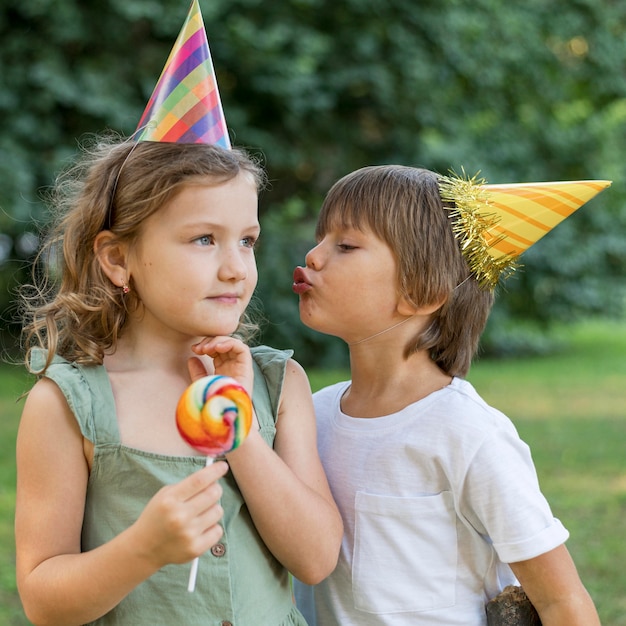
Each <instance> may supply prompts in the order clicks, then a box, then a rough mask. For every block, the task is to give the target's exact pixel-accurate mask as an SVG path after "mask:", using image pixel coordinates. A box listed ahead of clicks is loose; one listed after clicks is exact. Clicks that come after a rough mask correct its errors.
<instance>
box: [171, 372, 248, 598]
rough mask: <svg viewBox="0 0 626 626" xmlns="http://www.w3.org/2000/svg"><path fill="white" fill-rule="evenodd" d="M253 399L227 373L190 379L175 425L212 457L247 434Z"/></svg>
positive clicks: (195, 565)
mask: <svg viewBox="0 0 626 626" xmlns="http://www.w3.org/2000/svg"><path fill="white" fill-rule="evenodd" d="M251 425H252V401H251V400H250V396H249V395H248V392H247V391H246V390H245V389H244V388H243V387H242V386H241V385H240V384H239V383H238V382H237V381H236V380H235V379H234V378H230V377H229V376H205V377H204V378H200V379H199V380H196V381H195V382H193V383H191V385H189V387H187V389H186V390H185V392H184V393H183V395H182V396H181V397H180V400H179V401H178V406H177V407H176V426H177V427H178V432H179V433H180V434H181V436H182V438H183V439H184V440H185V441H186V442H187V443H188V444H189V445H191V446H193V447H194V448H196V450H199V451H200V452H203V453H204V454H206V464H207V465H210V464H211V463H212V462H213V458H215V457H216V456H220V455H222V454H226V453H227V452H230V451H231V450H234V449H235V448H236V447H237V446H239V445H240V444H241V442H242V441H243V440H244V439H245V438H246V437H247V436H248V433H249V432H250V426H251ZM198 563H199V560H198V558H197V557H196V558H195V559H194V560H193V562H192V564H191V572H190V574H189V585H188V586H187V590H188V591H190V592H191V591H194V589H195V588H196V576H197V574H198Z"/></svg>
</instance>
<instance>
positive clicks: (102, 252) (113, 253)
mask: <svg viewBox="0 0 626 626" xmlns="http://www.w3.org/2000/svg"><path fill="white" fill-rule="evenodd" d="M93 250H94V253H95V255H96V258H97V259H98V263H100V267H101V268H102V271H103V272H104V273H105V274H106V275H107V276H108V278H109V280H110V281H111V282H112V283H113V284H114V285H115V286H116V287H124V286H125V285H128V281H129V279H130V276H128V269H127V260H128V246H126V244H122V243H121V242H119V241H118V240H117V239H116V237H115V235H114V234H113V233H112V232H111V231H110V230H103V231H102V232H100V233H98V234H97V235H96V238H95V240H94V242H93Z"/></svg>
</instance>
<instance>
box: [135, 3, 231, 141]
mask: <svg viewBox="0 0 626 626" xmlns="http://www.w3.org/2000/svg"><path fill="white" fill-rule="evenodd" d="M135 132H136V137H137V141H162V142H168V143H209V144H217V145H220V146H222V147H223V148H227V149H229V148H230V147H231V146H230V139H229V137H228V130H227V128H226V119H225V118H224V112H223V110H222V103H221V101H220V94H219V91H218V89H217V80H216V78H215V71H214V69H213V62H212V60H211V52H210V51H209V42H208V40H207V36H206V31H205V29H204V22H203V21H202V14H201V13H200V5H199V4H198V0H193V1H192V3H191V7H190V9H189V13H188V14H187V19H186V20H185V23H184V24H183V27H182V29H181V31H180V33H179V35H178V39H176V43H175V44H174V47H173V48H172V51H171V52H170V56H169V57H168V59H167V62H166V63H165V67H164V68H163V72H162V73H161V76H160V78H159V81H158V82H157V85H156V87H155V88H154V91H153V92H152V96H151V97H150V100H149V101H148V104H147V106H146V109H145V111H144V112H143V115H142V116H141V120H140V121H139V125H138V126H137V130H136V131H135Z"/></svg>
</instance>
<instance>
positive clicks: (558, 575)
mask: <svg viewBox="0 0 626 626" xmlns="http://www.w3.org/2000/svg"><path fill="white" fill-rule="evenodd" d="M452 209H454V207H453V206H452V205H451V204H450V203H445V204H444V203H443V202H442V198H441V195H440V188H439V178H438V176H436V175H435V174H433V173H431V172H429V171H427V170H419V169H415V168H410V167H401V166H380V167H368V168H364V169H361V170H358V171H356V172H353V173H352V174H349V175H348V176H346V177H344V178H343V179H341V180H340V181H339V182H338V183H336V184H335V185H334V186H333V188H332V189H331V190H330V192H329V194H328V196H327V197H326V200H325V201H324V204H323V206H322V210H321V213H320V216H319V220H318V225H317V240H318V244H317V246H316V247H315V248H313V249H312V250H311V251H310V252H309V253H308V254H307V256H306V267H304V268H297V269H296V271H295V273H294V291H295V292H296V293H298V294H299V295H300V315H301V318H302V321H303V322H304V323H305V324H306V325H307V326H310V327H311V328H314V329H316V330H318V331H320V332H323V333H328V334H331V335H335V336H337V337H340V338H342V339H343V340H344V341H345V342H346V343H347V344H348V346H349V349H350V366H351V378H352V380H351V381H349V382H342V383H339V384H336V385H333V386H331V387H328V388H325V389H323V390H322V391H320V392H318V393H317V394H315V396H314V403H315V410H316V415H317V420H318V437H319V450H320V456H321V459H322V463H323V465H324V467H325V469H326V473H327V476H328V480H329V483H330V486H331V491H332V493H333V495H334V497H335V500H336V502H337V503H338V506H339V509H340V511H341V514H342V517H343V521H344V524H345V537H344V540H343V543H342V548H341V553H340V557H339V563H338V565H337V568H336V569H335V571H334V572H333V573H332V574H331V575H330V576H329V577H328V578H327V579H326V580H325V581H324V582H322V583H321V584H320V585H318V586H317V587H316V588H315V609H316V611H317V620H318V621H317V623H318V624H320V625H321V626H334V625H341V626H348V625H355V626H357V625H358V626H382V625H384V624H388V625H393V626H404V625H407V626H408V625H411V626H417V625H419V624H423V625H428V626H435V625H438V624H440V625H442V626H444V625H445V626H454V625H458V626H482V625H484V624H486V612H485V604H486V602H487V601H488V600H489V599H490V598H493V597H494V596H495V595H497V594H498V593H499V592H500V591H501V590H502V589H503V588H504V586H505V585H507V584H515V583H516V578H517V579H518V580H519V582H520V583H521V584H522V586H523V588H524V590H525V591H526V593H527V595H528V597H529V599H530V600H531V602H532V603H533V604H534V606H535V607H536V609H537V611H538V612H539V615H540V617H541V620H542V623H543V625H544V626H556V625H560V626H593V625H598V624H599V621H598V617H597V614H596V611H595V608H594V606H593V603H592V601H591V599H590V598H589V595H588V594H587V592H586V590H585V589H584V587H583V586H582V584H581V582H580V580H579V578H578V575H577V573H576V569H575V567H574V564H573V563H572V560H571V558H570V556H569V554H568V551H567V549H566V548H565V546H564V545H563V544H564V542H565V540H566V539H567V536H568V535H567V531H566V530H565V529H564V528H563V526H562V525H561V524H560V522H559V521H558V520H556V519H554V518H553V516H552V513H551V512H550V508H549V506H548V504H547V502H546V501H545V498H544V497H543V495H542V494H541V492H540V490H539V486H538V483H537V477H536V474H535V470H534V467H533V464H532V460H531V458H530V454H529V451H528V448H527V446H526V445H525V444H524V443H523V442H522V441H521V440H520V439H519V437H518V435H517V433H516V431H515V429H514V427H513V425H512V423H511V422H510V421H509V420H508V419H507V418H506V417H505V416H504V415H503V414H501V413H500V412H498V411H496V410H495V409H493V408H491V407H489V406H487V405H486V404H485V402H484V401H483V400H482V399H481V398H480V397H479V396H478V395H477V393H476V392H475V391H474V389H473V388H472V387H471V385H470V384H469V383H468V382H466V381H465V380H463V379H462V378H461V377H462V376H465V375H466V373H467V371H468V369H469V366H470V361H471V358H472V356H473V354H474V352H475V350H476V346H477V343H478V340H479V337H480V334H481V332H482V330H483V327H484V325H485V323H486V320H487V317H488V314H489V311H490V309H491V306H492V303H493V293H492V291H491V290H490V289H487V288H484V287H483V286H481V285H480V284H479V283H480V281H479V279H478V276H476V275H475V274H474V272H473V271H472V270H471V269H470V265H469V264H468V262H467V261H466V259H465V257H464V255H463V253H462V251H461V247H460V245H459V242H458V241H457V239H456V237H455V235H454V230H453V229H454V228H455V225H454V224H453V222H454V221H455V220H454V216H455V214H454V212H453V211H452ZM306 593H307V589H305V588H303V587H301V586H298V590H297V597H298V600H299V603H300V600H302V603H303V604H302V605H301V606H303V607H304V606H305V601H306V599H307V597H306ZM310 623H311V624H314V623H315V622H314V621H313V619H312V618H311V621H310Z"/></svg>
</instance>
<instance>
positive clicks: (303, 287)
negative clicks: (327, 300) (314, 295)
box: [291, 267, 312, 295]
mask: <svg viewBox="0 0 626 626" xmlns="http://www.w3.org/2000/svg"><path fill="white" fill-rule="evenodd" d="M311 287H312V285H311V283H310V282H309V281H308V280H307V277H306V273H305V271H304V268H302V267H296V269H295V270H294V271H293V285H292V286H291V288H292V289H293V291H294V292H295V293H297V294H298V295H302V294H303V293H306V292H307V291H308V290H309V289H311Z"/></svg>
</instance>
